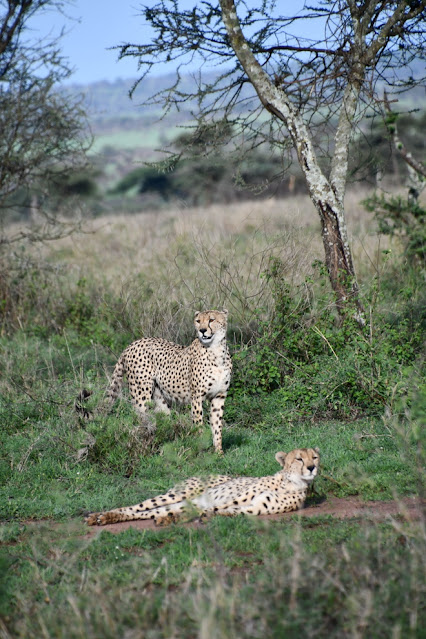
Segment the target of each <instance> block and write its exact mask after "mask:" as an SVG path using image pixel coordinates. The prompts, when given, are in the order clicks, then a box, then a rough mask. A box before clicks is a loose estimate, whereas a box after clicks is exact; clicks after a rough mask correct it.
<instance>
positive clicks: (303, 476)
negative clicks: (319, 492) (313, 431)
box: [275, 448, 320, 488]
mask: <svg viewBox="0 0 426 639" xmlns="http://www.w3.org/2000/svg"><path fill="white" fill-rule="evenodd" d="M275 459H276V460H277V462H278V463H279V464H281V466H282V467H283V472H284V474H285V476H286V477H287V478H288V479H289V480H290V481H292V482H293V483H294V484H296V485H299V486H300V487H301V488H306V486H307V485H309V484H311V483H312V482H313V481H314V479H315V477H316V476H317V474H318V467H319V462H320V455H319V448H296V449H295V450H291V451H290V452H289V453H284V452H279V453H276V455H275Z"/></svg>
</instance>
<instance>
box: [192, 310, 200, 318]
mask: <svg viewBox="0 0 426 639" xmlns="http://www.w3.org/2000/svg"><path fill="white" fill-rule="evenodd" d="M200 313H201V311H195V314H194V319H195V318H196V317H198V315H199V314H200Z"/></svg>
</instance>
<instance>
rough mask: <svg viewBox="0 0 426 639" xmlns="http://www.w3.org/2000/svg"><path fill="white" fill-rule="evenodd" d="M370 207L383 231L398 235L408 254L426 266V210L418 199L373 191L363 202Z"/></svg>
mask: <svg viewBox="0 0 426 639" xmlns="http://www.w3.org/2000/svg"><path fill="white" fill-rule="evenodd" d="M363 204H364V206H365V208H366V209H367V211H372V212H374V214H375V217H376V220H377V222H378V224H379V231H380V232H381V233H384V234H385V235H390V236H391V237H397V238H399V239H400V240H401V242H402V244H403V246H404V252H405V256H406V258H407V260H408V262H409V263H410V264H411V265H412V266H419V267H422V268H425V267H426V210H425V209H424V207H423V206H422V205H421V204H420V203H419V202H417V201H416V200H413V201H410V200H407V199H404V198H402V197H401V196H397V197H388V198H386V197H385V196H384V195H383V194H381V195H380V196H378V195H377V194H375V195H372V196H371V197H369V198H368V199H366V200H364V202H363Z"/></svg>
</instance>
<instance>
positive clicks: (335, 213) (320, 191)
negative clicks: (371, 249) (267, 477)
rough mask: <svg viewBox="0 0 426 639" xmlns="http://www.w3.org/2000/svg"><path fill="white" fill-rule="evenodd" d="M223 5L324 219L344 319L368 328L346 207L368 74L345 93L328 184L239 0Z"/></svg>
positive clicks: (243, 58) (242, 56) (237, 46)
mask: <svg viewBox="0 0 426 639" xmlns="http://www.w3.org/2000/svg"><path fill="white" fill-rule="evenodd" d="M220 4H221V8H222V19H223V23H224V25H225V27H226V30H227V33H228V37H229V41H230V44H231V46H232V48H233V50H234V52H235V54H236V56H237V58H238V60H239V61H240V63H241V65H242V67H243V69H244V71H245V72H246V74H247V76H248V78H249V80H250V82H251V84H252V85H253V87H254V89H255V90H256V93H257V95H258V97H259V99H260V101H261V102H262V104H263V105H264V107H265V108H266V109H267V110H268V111H269V112H270V113H272V114H273V115H274V116H275V117H277V118H278V119H280V120H281V121H282V122H284V123H285V125H286V127H287V129H288V131H289V134H290V136H291V139H292V142H293V145H294V148H295V149H296V151H297V156H298V160H299V164H300V167H301V169H302V171H303V173H304V175H305V178H306V182H307V185H308V189H309V194H310V197H311V199H312V201H313V203H314V205H315V207H316V209H317V211H318V213H319V215H320V219H321V224H322V238H323V243H324V250H325V263H326V266H327V270H328V274H329V277H330V283H331V286H332V289H333V291H334V293H335V296H336V307H337V310H338V312H339V315H340V316H342V317H343V316H346V315H348V314H352V316H353V317H354V318H355V319H356V320H357V321H358V323H360V324H362V325H363V324H364V323H365V320H364V309H363V307H362V304H361V302H360V300H359V289H358V285H357V281H356V277H355V270H354V266H353V262H352V256H351V251H350V247H349V242H348V237H347V229H346V221H345V213H344V204H343V199H344V193H345V186H346V173H347V162H348V154H349V140H350V135H351V130H352V119H353V117H354V114H355V110H356V105H357V102H358V96H359V87H360V84H361V82H362V72H363V70H362V68H358V69H357V70H356V71H357V72H356V79H355V82H354V83H353V84H348V86H347V88H346V90H345V95H344V97H343V102H342V108H341V112H340V118H339V125H338V127H337V132H336V138H335V157H334V161H333V165H332V171H331V175H330V179H329V180H327V178H326V177H325V175H324V174H323V172H322V171H321V169H320V167H319V164H318V160H317V157H316V153H315V149H314V146H313V141H312V136H311V135H310V132H309V130H308V128H307V126H306V124H305V122H304V120H303V118H302V115H301V114H300V112H299V111H298V110H297V109H296V108H295V106H294V105H293V104H292V102H291V100H290V99H289V96H288V95H287V94H286V93H285V91H283V90H282V89H280V88H278V87H276V86H275V85H274V84H273V82H271V80H270V78H269V76H268V75H267V73H266V72H265V71H264V70H263V68H262V67H261V65H260V64H259V63H258V61H257V59H256V58H255V56H254V54H253V52H252V51H251V49H250V47H249V45H248V43H247V41H246V39H245V37H244V34H243V32H242V30H241V26H240V23H239V20H238V16H237V13H236V9H235V4H234V0H220Z"/></svg>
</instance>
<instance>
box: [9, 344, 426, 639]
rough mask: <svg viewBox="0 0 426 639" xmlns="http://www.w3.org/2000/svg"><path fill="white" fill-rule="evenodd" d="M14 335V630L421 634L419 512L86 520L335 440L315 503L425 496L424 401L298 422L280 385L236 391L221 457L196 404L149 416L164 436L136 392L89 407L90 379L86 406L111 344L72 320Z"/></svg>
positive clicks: (271, 464)
mask: <svg viewBox="0 0 426 639" xmlns="http://www.w3.org/2000/svg"><path fill="white" fill-rule="evenodd" d="M1 348H2V356H3V359H2V362H3V364H2V373H5V374H3V375H2V382H1V391H2V397H1V404H0V415H1V421H2V424H3V435H2V448H1V453H0V477H1V486H0V517H1V519H2V521H3V524H2V526H1V528H0V541H1V549H0V567H1V568H2V570H3V573H4V575H5V578H4V581H3V584H2V588H1V589H0V613H1V614H2V615H3V618H4V619H5V621H4V627H5V628H6V629H7V632H9V634H10V636H13V637H30V636H34V637H36V636H44V637H52V638H53V637H55V638H56V637H63V638H66V639H68V638H74V637H75V638H79V637H99V638H101V637H102V638H103V637H117V636H130V637H145V636H149V637H170V636H185V637H186V636H188V637H192V636H194V637H198V636H200V637H218V638H219V637H220V638H228V637H229V638H231V637H235V638H237V637H238V638H240V637H258V636H261V635H262V636H265V635H266V636H268V637H280V636H289V637H292V636H296V633H298V634H299V633H300V632H301V631H303V632H304V635H305V636H308V637H323V636H331V637H341V636H342V634H341V633H342V632H344V633H345V634H346V635H347V636H354V637H355V636H357V637H358V636H360V637H366V638H367V637H368V638H370V637H383V638H385V637H386V638H387V637H389V636H401V637H420V636H421V635H420V634H419V633H420V629H421V628H422V624H423V617H422V614H423V612H424V611H423V610H422V608H421V598H420V594H419V593H420V592H421V591H420V588H421V583H422V582H421V566H422V562H423V561H424V556H425V554H424V542H425V538H424V531H423V530H422V528H421V526H420V524H419V523H416V522H414V523H404V522H403V521H401V522H398V521H395V522H388V523H377V522H374V521H365V522H360V521H359V520H358V519H357V520H354V521H351V520H349V521H347V522H343V521H337V520H335V519H333V518H331V517H315V518H313V519H311V518H309V519H301V520H300V519H299V518H298V517H297V515H296V516H295V517H293V518H291V519H286V520H283V521H273V522H269V521H268V522H265V521H259V520H255V519H254V520H253V519H249V518H245V517H242V516H240V517H236V518H233V519H229V518H215V519H212V520H210V521H209V522H207V523H206V524H204V525H203V526H201V527H198V528H191V527H185V526H182V525H174V526H171V527H169V528H167V529H159V530H145V531H136V530H132V529H130V530H126V531H124V532H122V533H121V534H119V535H111V533H109V532H108V531H107V530H102V531H101V532H100V534H98V535H95V536H93V537H90V538H88V537H87V536H85V534H86V532H87V529H86V527H85V524H84V523H83V513H84V512H85V511H92V510H102V509H108V508H112V507H115V506H120V505H130V504H133V503H137V502H139V501H140V500H142V499H144V498H147V497H150V496H153V495H155V494H157V493H160V492H163V491H165V490H166V489H167V488H169V487H170V486H171V485H172V484H173V483H175V482H177V481H179V480H182V479H185V478H187V477H188V476H191V475H197V474H198V475H205V474H209V473H212V472H213V473H228V474H231V475H238V474H243V475H244V474H245V475H265V474H271V473H274V472H276V470H277V465H276V462H275V460H274V453H275V452H276V451H277V450H289V449H291V448H294V447H296V446H319V447H320V449H321V451H322V464H321V475H320V477H319V478H318V480H317V482H316V491H317V497H316V499H318V498H321V499H324V498H325V499H326V498H327V497H330V496H331V495H334V496H338V497H344V496H349V495H359V496H360V497H361V498H364V499H373V500H382V499H391V498H394V497H397V496H403V495H415V494H417V493H418V490H419V485H420V484H419V481H420V480H421V473H419V468H418V466H419V460H420V459H421V457H419V455H420V453H419V451H420V450H421V448H422V439H421V437H422V435H421V430H420V428H419V424H420V421H421V419H422V410H421V409H415V410H413V414H414V418H410V419H405V420H401V419H394V418H392V417H389V418H383V416H379V417H371V416H370V417H364V418H360V419H357V420H349V419H348V420H345V421H338V420H330V419H328V420H327V419H322V420H316V419H306V420H304V421H302V420H300V419H299V420H293V421H292V420H290V419H289V417H288V414H287V412H286V408H285V404H283V402H282V394H281V393H279V392H277V393H270V394H264V393H262V394H260V395H258V396H251V397H247V398H244V397H243V396H241V395H240V396H236V397H235V396H231V397H230V398H229V399H228V402H227V407H226V418H227V420H228V425H227V427H226V429H225V431H224V449H225V455H224V457H223V458H218V457H217V456H216V455H215V454H214V453H213V450H212V444H211V434H210V432H209V429H208V427H207V426H206V428H205V430H204V432H203V433H202V435H201V436H199V435H195V434H194V433H193V430H192V425H191V420H190V416H189V412H188V410H187V409H186V410H183V411H179V412H177V413H173V414H172V415H171V417H166V416H162V415H156V416H153V417H152V419H154V420H156V423H157V430H156V433H155V435H154V436H153V437H151V438H146V437H145V438H144V437H143V429H141V427H140V426H139V423H138V420H137V418H136V416H135V414H134V412H133V411H132V409H131V407H130V406H129V403H128V401H126V400H125V399H124V400H122V401H120V402H118V403H117V404H116V406H115V407H114V410H113V411H112V413H111V414H109V415H106V416H102V415H97V416H95V417H94V418H93V419H91V420H89V421H86V420H82V419H81V418H80V417H79V416H78V415H77V413H76V411H75V408H74V400H75V397H76V396H77V394H78V391H79V389H80V388H81V386H82V385H84V386H89V387H91V388H92V390H93V391H94V394H93V396H92V397H91V398H90V400H89V406H91V407H92V408H94V407H96V405H97V403H99V402H100V401H101V399H102V394H103V389H104V386H105V384H106V379H105V375H104V372H103V366H104V364H105V363H106V362H108V363H109V365H112V364H113V363H114V359H115V356H114V355H113V354H112V353H111V352H109V351H108V349H102V348H100V347H97V348H96V349H95V348H93V347H89V346H88V345H86V344H85V343H84V342H83V344H81V343H79V340H78V338H77V337H75V336H73V334H72V333H68V335H65V336H64V337H60V336H56V337H55V338H53V339H42V338H40V337H38V336H36V335H35V336H29V335H25V336H24V335H22V334H17V335H16V336H15V337H12V338H9V339H7V340H6V339H3V340H2V342H1ZM416 410H417V413H416ZM241 411H248V414H249V415H250V425H249V424H248V423H247V420H246V417H244V416H243V415H242V414H241ZM416 415H417V417H416ZM243 417H244V418H243ZM81 451H83V454H82V452H81ZM6 636H8V635H6Z"/></svg>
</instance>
